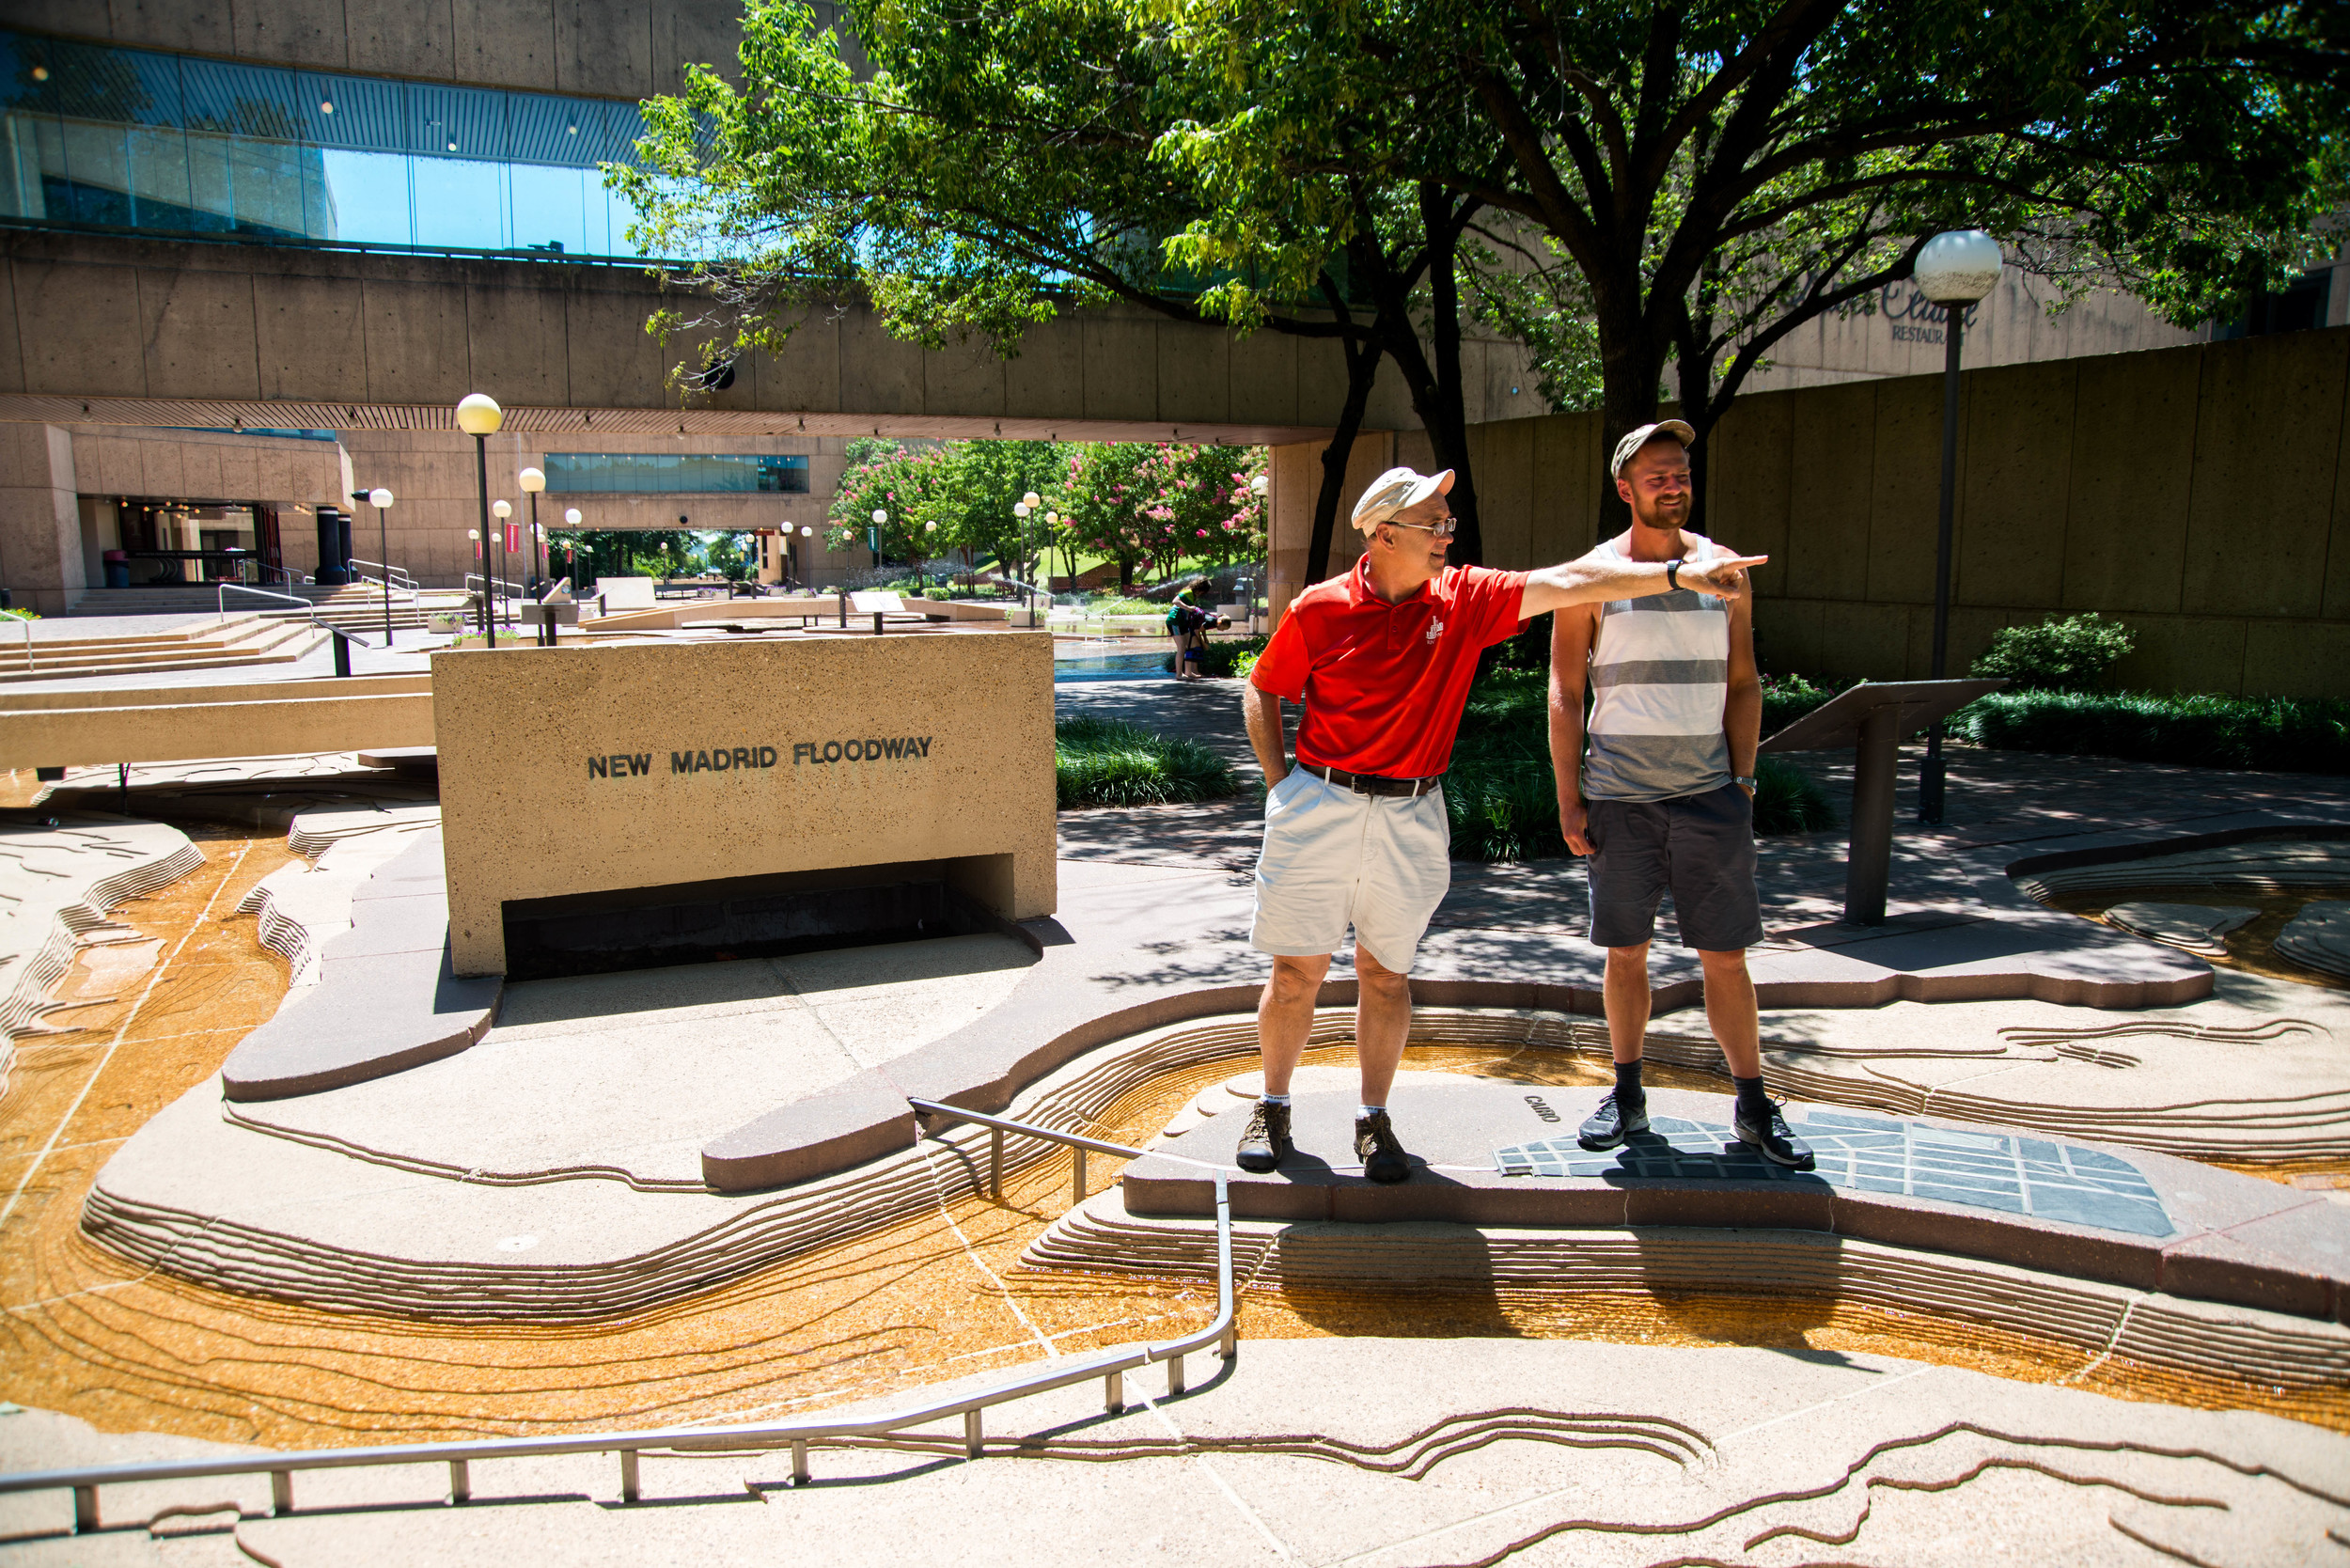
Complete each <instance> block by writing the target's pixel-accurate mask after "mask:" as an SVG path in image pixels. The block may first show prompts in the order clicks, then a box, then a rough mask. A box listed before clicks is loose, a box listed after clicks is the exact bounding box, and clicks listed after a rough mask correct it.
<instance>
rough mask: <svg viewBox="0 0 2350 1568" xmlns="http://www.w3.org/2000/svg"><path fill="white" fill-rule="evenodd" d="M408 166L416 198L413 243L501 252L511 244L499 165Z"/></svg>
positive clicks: (428, 161) (420, 161)
mask: <svg viewBox="0 0 2350 1568" xmlns="http://www.w3.org/2000/svg"><path fill="white" fill-rule="evenodd" d="M409 163H410V165H411V167H410V178H411V180H413V182H414V189H415V212H416V238H415V243H417V244H420V245H458V246H462V247H465V248H467V249H476V250H502V249H504V248H505V247H506V246H507V245H509V244H510V243H512V231H511V228H510V227H509V218H508V213H507V200H506V190H505V183H506V182H505V180H504V175H505V173H506V170H505V168H504V167H503V166H502V165H497V164H487V163H476V162H474V161H473V160H472V159H470V158H413V159H410V160H409Z"/></svg>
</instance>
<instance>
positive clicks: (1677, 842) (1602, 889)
mask: <svg viewBox="0 0 2350 1568" xmlns="http://www.w3.org/2000/svg"><path fill="white" fill-rule="evenodd" d="M1590 814H1591V816H1590V826H1589V827H1588V828H1586V829H1585V832H1586V833H1587V834H1588V835H1589V837H1590V840H1591V858H1590V882H1591V943H1592V945H1593V946H1594V947H1601V948H1637V947H1638V946H1639V945H1640V944H1642V943H1644V942H1646V941H1648V940H1650V939H1651V938H1652V937H1653V936H1654V935H1655V934H1656V905H1657V903H1658V902H1660V901H1661V900H1662V899H1663V898H1664V896H1665V894H1666V892H1667V891H1668V890H1670V892H1671V893H1672V896H1673V912H1674V913H1675V914H1676V915H1678V916H1679V917H1681V945H1682V946H1683V947H1684V948H1696V949H1700V951H1704V952H1732V951H1736V950H1738V949H1745V948H1750V947H1752V946H1754V944H1756V943H1757V942H1760V941H1762V940H1763V906H1762V901H1761V900H1760V899H1759V898H1758V897H1757V896H1756V894H1755V890H1754V802H1753V801H1751V800H1749V799H1747V792H1746V791H1744V790H1742V789H1740V788H1739V787H1738V786H1737V785H1735V784H1725V785H1723V786H1722V787H1721V788H1720V789H1718V790H1708V791H1707V792H1705V793H1703V794H1701V795H1680V796H1676V797H1675V798H1673V799H1671V800H1595V801H1592V802H1591V803H1590Z"/></svg>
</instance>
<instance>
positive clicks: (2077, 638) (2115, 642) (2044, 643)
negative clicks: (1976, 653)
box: [1972, 611, 2138, 692]
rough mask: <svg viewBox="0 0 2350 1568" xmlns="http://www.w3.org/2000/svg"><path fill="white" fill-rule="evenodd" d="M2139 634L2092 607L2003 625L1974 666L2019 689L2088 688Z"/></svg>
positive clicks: (1981, 671)
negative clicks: (2081, 612)
mask: <svg viewBox="0 0 2350 1568" xmlns="http://www.w3.org/2000/svg"><path fill="white" fill-rule="evenodd" d="M2137 640H2138V638H2137V635H2136V634H2134V633H2133V632H2131V630H2130V629H2129V628H2128V627H2126V626H2124V625H2123V624H2122V623H2121V622H2120V621H2118V620H2107V619H2104V618H2103V617H2101V616H2099V615H2097V614H2096V613H2095V612H2094V611H2092V612H2090V613H2088V614H2085V615H2076V616H2073V617H2070V618H2069V619H2063V620H2058V619H2053V618H2051V619H2047V620H2044V621H2042V622H2041V623H2040V624H2039V625H2037V626H2002V627H2001V628H1999V630H1998V632H1996V633H1994V634H1993V635H1992V638H1991V646H1990V648H1988V649H1987V650H1985V651H1984V652H1983V655H1982V657H1981V658H1979V659H1977V660H1976V661H1975V662H1974V665H1973V666H1972V670H1973V673H1974V674H1976V675H1980V676H1985V677H2004V678H2005V679H2006V680H2008V681H2011V682H2013V683H2014V689H2016V690H2018V691H2047V692H2085V691H2087V690H2089V689H2090V688H2091V687H2092V686H2094V685H2095V684H2096V683H2097V682H2099V681H2101V680H2103V679H2105V673H2106V671H2107V670H2108V669H2110V668H2111V667H2113V663H2114V661H2115V660H2117V659H2119V658H2121V657H2122V656H2123V654H2125V653H2127V652H2128V651H2130V649H2131V647H2132V645H2134V644H2135V643H2136V642H2137Z"/></svg>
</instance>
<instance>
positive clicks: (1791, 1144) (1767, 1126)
mask: <svg viewBox="0 0 2350 1568" xmlns="http://www.w3.org/2000/svg"><path fill="white" fill-rule="evenodd" d="M1763 1106H1764V1114H1763V1117H1762V1119H1761V1120H1760V1121H1757V1120H1754V1119H1753V1118H1750V1117H1749V1116H1748V1115H1747V1108H1746V1107H1745V1106H1744V1105H1741V1106H1739V1107H1738V1109H1737V1111H1736V1113H1735V1114H1734V1115H1733V1116H1732V1117H1731V1125H1732V1126H1734V1127H1736V1128H1737V1130H1738V1137H1740V1138H1741V1139H1743V1140H1745V1141H1746V1142H1747V1143H1751V1144H1753V1145H1754V1147H1755V1149H1756V1151H1757V1152H1760V1153H1761V1154H1762V1156H1763V1158H1764V1159H1766V1160H1769V1161H1771V1162H1772V1163H1773V1164H1775V1165H1783V1166H1786V1167H1788V1168H1790V1169H1794V1170H1809V1169H1810V1168H1811V1145H1810V1144H1808V1143H1806V1142H1804V1140H1803V1139H1801V1138H1799V1137H1796V1136H1795V1135H1794V1134H1793V1133H1791V1132H1789V1131H1788V1130H1787V1119H1786V1118H1785V1117H1783V1116H1781V1115H1779V1114H1778V1104H1777V1102H1775V1101H1770V1100H1765V1101H1764V1102H1763Z"/></svg>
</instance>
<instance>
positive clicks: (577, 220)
mask: <svg viewBox="0 0 2350 1568" xmlns="http://www.w3.org/2000/svg"><path fill="white" fill-rule="evenodd" d="M512 176H513V191H514V243H515V244H517V245H525V246H529V247H531V248H533V249H540V250H543V249H546V248H547V247H549V246H553V247H555V248H556V249H557V250H560V251H562V252H564V253H565V254H567V255H572V256H583V255H587V254H589V251H588V244H587V201H588V197H589V195H590V193H591V190H593V189H594V187H593V184H592V183H591V182H595V181H597V180H598V177H597V176H596V175H595V174H594V173H593V171H591V170H588V169H566V168H549V167H546V166H545V165H537V164H516V165H513V169H512ZM594 194H595V195H596V196H598V197H599V198H601V195H602V192H601V191H600V190H594ZM599 204H601V203H599Z"/></svg>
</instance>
